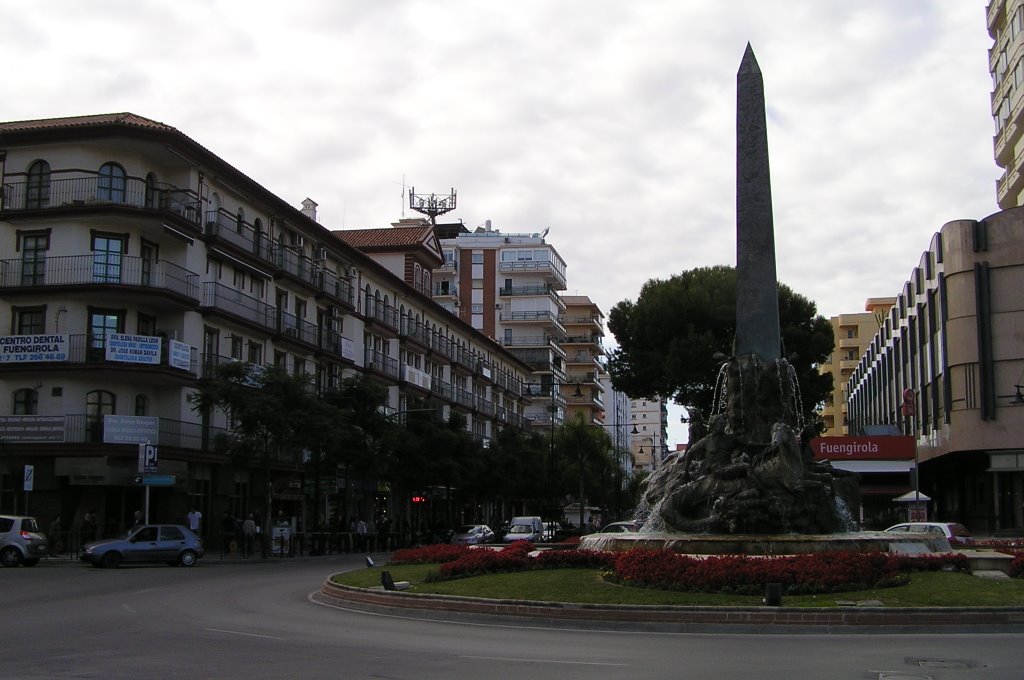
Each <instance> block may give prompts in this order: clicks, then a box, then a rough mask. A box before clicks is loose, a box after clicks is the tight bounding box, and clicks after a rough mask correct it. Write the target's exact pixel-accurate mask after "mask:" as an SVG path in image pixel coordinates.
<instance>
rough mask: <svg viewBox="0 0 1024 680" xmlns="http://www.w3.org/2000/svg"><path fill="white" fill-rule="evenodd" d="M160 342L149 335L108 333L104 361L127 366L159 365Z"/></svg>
mask: <svg viewBox="0 0 1024 680" xmlns="http://www.w3.org/2000/svg"><path fill="white" fill-rule="evenodd" d="M160 340H161V339H160V338H158V337H152V336H149V335H126V334H125V333H110V334H108V335H107V338H106V345H107V349H106V359H107V361H121V362H124V363H129V364H159V363H160Z"/></svg>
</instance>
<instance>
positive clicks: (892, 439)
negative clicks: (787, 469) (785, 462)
mask: <svg viewBox="0 0 1024 680" xmlns="http://www.w3.org/2000/svg"><path fill="white" fill-rule="evenodd" d="M811 450H812V451H814V457H815V458H816V459H818V460H821V459H825V460H912V459H913V458H914V438H913V437H909V436H904V435H894V436H884V437H817V438H815V439H812V440H811Z"/></svg>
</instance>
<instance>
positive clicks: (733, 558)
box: [614, 548, 967, 594]
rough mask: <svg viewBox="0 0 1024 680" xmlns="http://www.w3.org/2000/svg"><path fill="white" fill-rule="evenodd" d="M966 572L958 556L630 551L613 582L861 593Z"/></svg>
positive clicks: (739, 590)
mask: <svg viewBox="0 0 1024 680" xmlns="http://www.w3.org/2000/svg"><path fill="white" fill-rule="evenodd" d="M944 567H951V568H955V569H966V568H967V559H966V558H965V557H964V556H963V555H951V556H949V557H946V556H927V557H925V558H918V557H911V556H907V555H891V554H888V553H852V552H826V553H817V554H813V555H792V556H784V557H750V556H747V555H722V556H717V557H708V558H704V559H700V558H696V557H692V556H689V555H679V554H676V553H673V552H671V551H668V550H644V549H639V548H638V549H634V550H630V551H629V552H626V553H620V554H619V555H618V556H617V558H616V560H615V569H614V578H615V579H616V580H617V581H619V582H620V583H623V584H626V585H635V586H646V587H654V588H662V589H666V590H685V591H697V592H712V593H716V592H722V593H741V594H758V593H761V592H763V591H764V585H765V584H766V583H781V584H782V587H783V590H784V592H786V593H788V594H801V593H827V592H841V591H845V590H862V589H866V588H876V587H885V586H892V585H898V584H900V583H905V582H906V580H907V577H906V576H905V574H904V572H906V571H909V570H914V569H941V568H944Z"/></svg>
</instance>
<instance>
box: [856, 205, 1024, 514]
mask: <svg viewBox="0 0 1024 680" xmlns="http://www.w3.org/2000/svg"><path fill="white" fill-rule="evenodd" d="M1022 286H1024V208H1013V209H1010V210H1005V211H1002V212H999V213H996V214H994V215H991V216H989V217H987V218H985V219H983V220H980V221H974V220H957V221H954V222H949V223H947V224H945V225H944V226H943V227H942V229H941V230H940V231H939V232H938V233H936V234H935V235H934V236H933V237H932V240H931V243H930V245H929V247H928V250H927V251H925V252H924V253H923V255H922V256H921V259H920V261H919V263H918V265H917V266H916V267H915V268H914V269H913V271H912V272H911V276H910V278H909V280H908V281H907V282H906V283H905V284H904V286H903V290H902V291H901V292H900V294H899V295H898V296H897V297H896V302H895V304H894V305H893V307H892V308H891V309H890V310H889V313H888V315H887V316H886V318H885V320H884V322H883V324H882V326H881V327H880V328H879V329H878V331H877V332H876V333H875V334H874V336H873V337H872V339H871V343H870V344H869V346H868V348H867V351H866V352H864V353H863V355H862V356H861V358H860V360H859V361H858V363H857V367H856V368H855V369H854V371H853V374H852V375H851V377H850V380H849V383H848V385H847V388H848V395H849V401H848V404H847V408H848V410H849V423H850V425H849V427H850V433H851V434H854V435H859V434H864V433H866V431H867V430H869V429H870V428H873V427H877V426H893V427H894V428H895V429H897V430H898V431H900V432H902V433H903V434H905V435H911V436H913V437H914V439H915V441H916V458H917V460H918V462H919V471H918V474H919V485H920V487H919V490H920V491H921V492H922V493H924V494H925V495H927V496H929V497H930V498H931V499H932V508H931V510H932V512H933V515H934V516H936V517H937V518H938V519H941V520H945V521H960V522H962V523H964V524H966V525H967V526H968V527H969V528H970V529H971V530H972V531H974V532H975V533H977V534H984V533H988V532H1002V531H1017V532H1019V531H1020V530H1021V529H1022V528H1024V516H1022V514H1024V449H1022V447H1021V442H1024V395H1022V393H1021V390H1022V387H1021V385H1022V384H1024V340H1022V338H1021V333H1020V329H1021V328H1022V327H1024V297H1022V296H1021V294H1020V291H1021V288H1022ZM903 490H904V491H907V490H909V488H904V489H903ZM894 495H895V494H894Z"/></svg>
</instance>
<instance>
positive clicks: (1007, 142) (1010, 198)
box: [986, 0, 1024, 210]
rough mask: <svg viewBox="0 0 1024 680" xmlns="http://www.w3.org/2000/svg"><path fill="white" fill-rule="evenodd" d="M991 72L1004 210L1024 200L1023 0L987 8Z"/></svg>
mask: <svg viewBox="0 0 1024 680" xmlns="http://www.w3.org/2000/svg"><path fill="white" fill-rule="evenodd" d="M986 18H987V25H988V34H989V36H990V37H991V38H992V48H991V49H990V50H989V55H988V58H989V71H990V72H991V74H992V99H991V105H992V119H993V121H994V122H995V136H994V137H993V146H994V152H995V160H996V165H998V166H999V167H1000V168H1002V169H1003V175H1002V176H1001V177H1000V178H999V179H998V180H997V181H996V200H997V202H998V203H999V207H1000V208H1002V209H1003V210H1006V209H1009V208H1014V207H1016V206H1019V205H1021V204H1022V200H1024V168H1022V166H1024V88H1022V87H1021V86H1022V85H1024V0H994V1H993V2H990V3H989V5H988V8H987V10H986Z"/></svg>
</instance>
